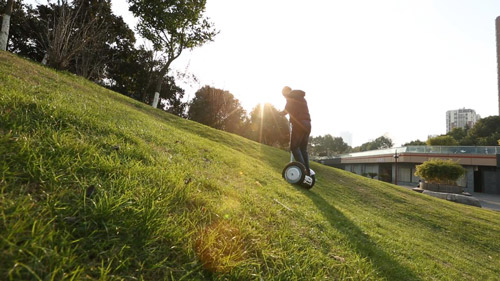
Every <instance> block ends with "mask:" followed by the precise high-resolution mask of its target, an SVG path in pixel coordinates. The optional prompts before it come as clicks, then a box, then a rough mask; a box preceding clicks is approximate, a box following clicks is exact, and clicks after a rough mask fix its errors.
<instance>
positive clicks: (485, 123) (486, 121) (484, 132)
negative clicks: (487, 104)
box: [467, 116, 500, 146]
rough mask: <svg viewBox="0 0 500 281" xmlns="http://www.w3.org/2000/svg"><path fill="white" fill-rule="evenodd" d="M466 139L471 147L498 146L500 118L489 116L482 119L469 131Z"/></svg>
mask: <svg viewBox="0 0 500 281" xmlns="http://www.w3.org/2000/svg"><path fill="white" fill-rule="evenodd" d="M467 138H469V139H470V141H471V142H472V145H491V146H496V145H498V139H500V117H499V116H489V117H486V118H483V119H481V120H479V121H477V123H476V124H475V125H474V127H472V128H471V129H470V130H469V133H468V135H467Z"/></svg>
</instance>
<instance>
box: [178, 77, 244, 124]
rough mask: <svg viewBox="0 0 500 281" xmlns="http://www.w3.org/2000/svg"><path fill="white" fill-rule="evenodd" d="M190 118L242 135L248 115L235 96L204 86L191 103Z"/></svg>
mask: <svg viewBox="0 0 500 281" xmlns="http://www.w3.org/2000/svg"><path fill="white" fill-rule="evenodd" d="M188 118H189V119H190V120H193V121H196V122H199V123H202V124H205V125H207V126H210V127H212V128H216V129H219V130H223V131H226V132H231V133H241V130H242V128H243V124H244V122H245V118H246V115H245V110H244V109H243V107H241V105H240V102H239V100H238V99H235V98H234V96H233V94H231V93H230V92H228V91H224V90H221V89H216V88H212V87H210V86H204V87H203V88H201V89H199V90H198V91H196V93H195V97H194V98H193V100H192V101H191V102H190V104H189V111H188Z"/></svg>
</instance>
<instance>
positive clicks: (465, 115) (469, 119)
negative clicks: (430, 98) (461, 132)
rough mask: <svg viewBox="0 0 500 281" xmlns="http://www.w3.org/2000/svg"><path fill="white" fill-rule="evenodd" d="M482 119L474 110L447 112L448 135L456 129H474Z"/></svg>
mask: <svg viewBox="0 0 500 281" xmlns="http://www.w3.org/2000/svg"><path fill="white" fill-rule="evenodd" d="M479 119H481V116H480V115H479V114H476V111H475V110H474V109H465V108H463V109H458V110H448V111H446V133H448V132H450V131H451V130H453V129H455V128H463V129H465V127H469V128H472V127H473V126H474V124H476V122H477V121H479Z"/></svg>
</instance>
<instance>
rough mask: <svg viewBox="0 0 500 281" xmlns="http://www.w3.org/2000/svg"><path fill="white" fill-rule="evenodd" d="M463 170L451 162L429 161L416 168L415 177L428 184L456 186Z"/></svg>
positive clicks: (463, 172)
mask: <svg viewBox="0 0 500 281" xmlns="http://www.w3.org/2000/svg"><path fill="white" fill-rule="evenodd" d="M464 174H465V169H464V167H462V166H461V165H460V164H458V163H457V162H454V161H453V160H442V159H431V160H427V161H425V162H424V163H422V164H421V165H418V166H417V169H416V171H415V175H416V176H418V177H421V178H423V179H424V180H425V181H427V182H430V183H438V184H440V183H441V184H451V185H454V184H456V181H457V180H458V179H459V178H460V177H461V176H463V175H464Z"/></svg>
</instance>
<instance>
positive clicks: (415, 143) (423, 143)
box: [403, 140, 427, 146]
mask: <svg viewBox="0 0 500 281" xmlns="http://www.w3.org/2000/svg"><path fill="white" fill-rule="evenodd" d="M417 145H427V143H425V142H423V141H421V140H414V141H411V142H407V143H405V144H403V146H417Z"/></svg>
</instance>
